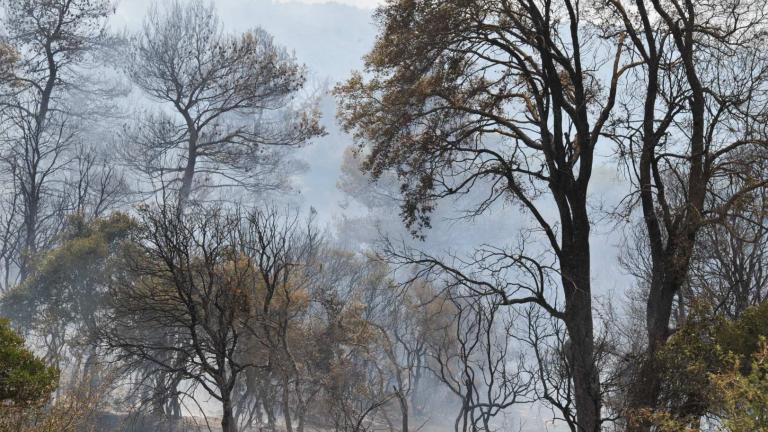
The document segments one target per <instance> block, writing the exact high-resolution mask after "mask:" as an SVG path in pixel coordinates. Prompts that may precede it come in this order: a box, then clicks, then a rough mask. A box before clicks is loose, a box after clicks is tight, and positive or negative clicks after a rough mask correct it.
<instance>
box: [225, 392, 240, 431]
mask: <svg viewBox="0 0 768 432" xmlns="http://www.w3.org/2000/svg"><path fill="white" fill-rule="evenodd" d="M221 409H222V415H221V431H222V432H237V423H235V416H234V415H233V414H232V413H233V411H232V399H231V397H230V395H223V397H222V400H221Z"/></svg>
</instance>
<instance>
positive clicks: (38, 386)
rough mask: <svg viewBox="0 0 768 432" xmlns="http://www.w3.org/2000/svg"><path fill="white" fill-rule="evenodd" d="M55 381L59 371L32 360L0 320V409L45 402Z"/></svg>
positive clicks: (22, 340) (18, 337) (54, 385)
mask: <svg viewBox="0 0 768 432" xmlns="http://www.w3.org/2000/svg"><path fill="white" fill-rule="evenodd" d="M58 381H59V371H58V370H57V369H56V368H54V367H49V366H47V365H46V364H45V363H44V362H43V361H42V360H41V359H39V358H37V357H35V355H34V354H33V353H32V352H31V351H30V350H28V349H27V348H26V347H25V346H24V339H23V338H22V337H21V336H20V335H19V334H18V333H16V332H15V331H14V330H13V329H12V328H11V327H10V325H9V323H8V320H6V319H0V403H1V404H2V407H1V408H0V410H2V409H4V408H13V407H26V406H31V405H36V404H42V403H45V402H46V401H47V400H48V398H49V397H50V394H51V392H52V391H53V390H54V388H55V387H56V384H57V383H58Z"/></svg>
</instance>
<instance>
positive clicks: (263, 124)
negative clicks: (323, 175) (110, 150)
mask: <svg viewBox="0 0 768 432" xmlns="http://www.w3.org/2000/svg"><path fill="white" fill-rule="evenodd" d="M164 4H165V7H163V8H161V7H159V6H157V5H156V6H154V7H153V8H152V9H151V10H150V11H149V14H148V15H147V18H146V20H145V22H144V29H143V31H142V32H140V33H139V34H137V35H136V36H135V37H134V38H133V41H132V47H131V49H130V54H129V56H128V58H127V59H126V63H125V69H126V72H127V74H128V75H129V76H130V78H131V80H132V81H133V82H134V83H135V84H136V86H137V87H139V88H140V89H141V90H142V91H143V92H144V93H145V94H146V95H147V96H149V97H150V98H152V99H153V100H155V101H157V102H159V103H161V104H162V105H163V106H162V107H161V110H162V111H159V112H158V113H156V114H152V115H147V116H144V117H143V118H142V119H141V120H140V121H139V123H138V124H137V125H136V126H135V127H134V128H132V129H129V130H128V133H127V134H126V137H125V139H126V144H127V146H126V154H125V160H126V162H127V163H129V164H131V165H132V166H133V167H134V168H136V169H137V170H139V171H140V172H143V173H144V174H146V175H147V176H148V179H149V180H150V181H152V182H155V183H160V185H161V187H169V188H172V189H174V190H176V191H178V193H179V197H180V199H181V200H182V201H183V200H186V199H188V198H189V197H190V195H191V194H192V192H193V191H195V190H199V189H211V188H220V187H226V186H240V187H246V188H248V189H251V190H257V191H258V190H261V191H263V190H269V189H276V188H284V187H286V184H285V182H286V181H287V173H288V172H290V171H291V169H290V165H289V164H288V165H287V164H286V151H287V149H288V148H292V147H297V146H300V145H302V144H306V143H307V142H308V141H309V140H310V139H312V138H313V137H316V136H318V135H321V134H323V133H324V132H323V129H322V127H321V126H319V124H318V117H319V113H318V111H317V108H316V107H315V106H314V102H313V101H311V100H310V101H300V100H299V99H298V96H299V92H300V91H301V90H302V89H303V88H304V83H305V81H306V70H305V68H304V67H303V66H301V65H299V64H298V63H297V62H296V59H295V58H294V57H293V55H291V54H290V53H289V52H288V51H287V50H286V49H284V48H282V47H280V46H278V45H276V44H275V43H274V41H273V40H272V36H270V35H269V34H267V33H266V32H265V31H264V30H262V29H258V28H257V29H253V30H250V31H247V32H245V33H243V34H241V35H226V34H224V33H223V30H222V28H221V25H220V23H219V20H218V17H217V16H216V12H215V10H214V9H213V5H212V4H211V5H210V6H206V5H204V4H203V2H202V0H193V1H191V2H189V3H187V4H182V3H181V2H179V1H175V0H174V1H172V2H169V3H164Z"/></svg>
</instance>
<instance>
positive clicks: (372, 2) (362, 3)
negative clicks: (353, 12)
mask: <svg viewBox="0 0 768 432" xmlns="http://www.w3.org/2000/svg"><path fill="white" fill-rule="evenodd" d="M292 2H296V3H309V4H312V3H343V4H346V5H350V6H355V7H359V8H366V9H373V8H375V7H376V6H378V5H379V4H381V3H383V1H381V0H279V3H292Z"/></svg>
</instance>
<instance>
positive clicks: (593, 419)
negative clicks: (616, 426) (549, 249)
mask: <svg viewBox="0 0 768 432" xmlns="http://www.w3.org/2000/svg"><path fill="white" fill-rule="evenodd" d="M579 243H580V244H577V245H575V246H576V247H574V248H573V249H571V248H567V249H566V248H564V253H565V254H566V259H565V260H564V263H563V278H562V282H563V285H564V286H565V287H566V289H565V292H566V311H565V316H564V319H565V325H566V329H567V331H568V336H569V338H570V342H571V344H570V348H569V352H568V357H569V361H570V362H571V373H572V374H573V376H572V378H573V385H574V404H575V406H576V415H577V423H578V431H579V432H598V431H599V430H600V411H601V407H602V403H601V394H600V378H599V374H598V370H597V366H596V365H595V352H594V351H595V346H594V324H593V322H592V294H591V292H592V291H591V284H590V259H589V243H588V242H579ZM569 249H570V252H568V250H569Z"/></svg>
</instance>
